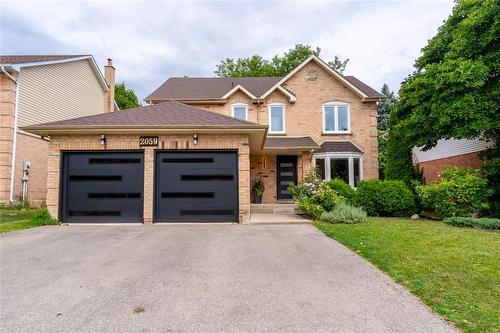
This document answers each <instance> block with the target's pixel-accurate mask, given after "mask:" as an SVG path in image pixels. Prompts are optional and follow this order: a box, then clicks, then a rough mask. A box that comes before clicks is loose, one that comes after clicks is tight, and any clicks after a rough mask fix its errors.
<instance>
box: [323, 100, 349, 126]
mask: <svg viewBox="0 0 500 333" xmlns="http://www.w3.org/2000/svg"><path fill="white" fill-rule="evenodd" d="M350 123H351V116H350V107H349V104H347V103H344V102H328V103H325V104H323V133H349V132H350V131H351V124H350Z"/></svg>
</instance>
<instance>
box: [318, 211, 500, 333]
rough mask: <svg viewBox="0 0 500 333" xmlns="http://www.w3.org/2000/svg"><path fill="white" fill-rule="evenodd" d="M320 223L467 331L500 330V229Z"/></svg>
mask: <svg viewBox="0 0 500 333" xmlns="http://www.w3.org/2000/svg"><path fill="white" fill-rule="evenodd" d="M315 225H316V227H317V228H318V229H320V230H321V231H323V232H324V233H325V234H326V235H328V236H330V237H332V238H334V239H336V240H337V241H339V242H340V243H342V244H344V245H345V246H347V247H348V248H350V249H351V250H353V251H355V252H357V253H358V254H360V255H361V256H363V257H365V258H366V259H368V260H369V261H370V262H372V263H373V264H374V265H375V266H377V267H378V268H379V269H381V270H383V271H384V272H386V273H387V274H388V275H389V276H390V277H392V278H393V279H394V280H395V281H396V282H397V283H399V284H402V285H403V286H405V287H406V288H407V289H409V290H410V291H411V292H412V293H413V294H415V295H417V296H418V297H420V299H422V300H423V301H424V302H425V303H426V304H427V305H429V306H430V307H431V308H432V309H434V311H436V312H438V313H439V314H441V315H442V316H443V317H444V318H446V319H448V320H450V321H451V322H453V323H454V324H455V325H456V326H458V327H459V328H461V329H462V330H464V331H465V332H500V233H498V232H492V231H485V230H477V229H466V228H457V227H453V226H449V225H446V224H444V223H442V222H438V221H430V220H416V221H414V220H405V219H398V218H370V219H368V222H366V223H361V224H355V225H347V224H328V223H319V222H318V223H316V224H315Z"/></svg>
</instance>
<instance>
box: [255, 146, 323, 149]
mask: <svg viewBox="0 0 500 333" xmlns="http://www.w3.org/2000/svg"><path fill="white" fill-rule="evenodd" d="M319 149H321V147H319V146H318V147H263V148H262V150H319Z"/></svg>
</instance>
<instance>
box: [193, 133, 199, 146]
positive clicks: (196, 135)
mask: <svg viewBox="0 0 500 333" xmlns="http://www.w3.org/2000/svg"><path fill="white" fill-rule="evenodd" d="M193 144H195V145H197V144H198V133H194V134H193Z"/></svg>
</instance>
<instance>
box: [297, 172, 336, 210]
mask: <svg viewBox="0 0 500 333" xmlns="http://www.w3.org/2000/svg"><path fill="white" fill-rule="evenodd" d="M289 190H290V194H291V195H292V198H293V201H294V202H295V203H296V204H297V205H298V206H299V208H300V209H301V210H302V212H304V214H306V215H307V216H308V217H309V218H311V219H317V218H318V217H319V216H320V215H321V213H322V212H323V211H330V210H332V209H333V207H334V206H335V205H336V204H337V203H339V202H340V201H341V198H340V197H339V196H338V195H337V192H335V191H334V190H332V189H331V188H330V187H329V186H328V185H326V183H325V182H324V181H322V180H321V179H319V178H318V177H317V176H316V174H315V173H314V172H313V173H311V174H309V175H307V176H306V177H304V181H302V182H301V183H300V184H298V185H290V188H289Z"/></svg>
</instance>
